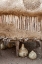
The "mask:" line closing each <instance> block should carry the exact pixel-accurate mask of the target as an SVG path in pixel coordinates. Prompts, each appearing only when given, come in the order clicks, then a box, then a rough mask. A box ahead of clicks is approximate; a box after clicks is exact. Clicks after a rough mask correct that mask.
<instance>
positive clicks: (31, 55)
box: [29, 51, 37, 59]
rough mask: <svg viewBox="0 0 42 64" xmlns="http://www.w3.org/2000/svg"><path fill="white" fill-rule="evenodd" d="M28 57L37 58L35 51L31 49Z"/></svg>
mask: <svg viewBox="0 0 42 64" xmlns="http://www.w3.org/2000/svg"><path fill="white" fill-rule="evenodd" d="M29 58H30V59H36V58H37V54H36V52H34V51H31V52H30V53H29Z"/></svg>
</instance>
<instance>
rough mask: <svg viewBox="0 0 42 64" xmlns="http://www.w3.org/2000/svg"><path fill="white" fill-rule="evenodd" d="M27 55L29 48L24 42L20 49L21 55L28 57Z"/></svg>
mask: <svg viewBox="0 0 42 64" xmlns="http://www.w3.org/2000/svg"><path fill="white" fill-rule="evenodd" d="M27 55H28V50H27V49H26V48H25V47H24V44H22V46H21V48H20V50H19V56H20V57H26V56H27Z"/></svg>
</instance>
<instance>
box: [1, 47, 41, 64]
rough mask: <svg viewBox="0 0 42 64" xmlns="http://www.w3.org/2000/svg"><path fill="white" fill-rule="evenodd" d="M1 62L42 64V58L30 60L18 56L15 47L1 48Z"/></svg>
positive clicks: (9, 63) (3, 63)
mask: <svg viewBox="0 0 42 64" xmlns="http://www.w3.org/2000/svg"><path fill="white" fill-rule="evenodd" d="M0 64H42V59H39V58H37V59H35V60H30V59H29V58H27V57H25V58H20V57H16V54H15V49H14V48H11V49H6V50H1V55H0Z"/></svg>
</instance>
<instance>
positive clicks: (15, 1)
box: [0, 0, 42, 16]
mask: <svg viewBox="0 0 42 64" xmlns="http://www.w3.org/2000/svg"><path fill="white" fill-rule="evenodd" d="M11 13H12V14H15V15H20V14H22V15H34V16H35V15H42V0H0V14H11Z"/></svg>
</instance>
